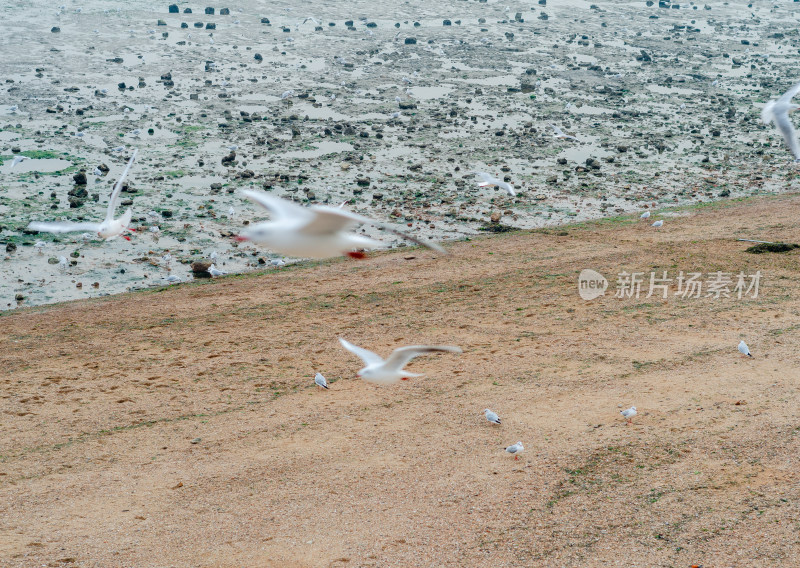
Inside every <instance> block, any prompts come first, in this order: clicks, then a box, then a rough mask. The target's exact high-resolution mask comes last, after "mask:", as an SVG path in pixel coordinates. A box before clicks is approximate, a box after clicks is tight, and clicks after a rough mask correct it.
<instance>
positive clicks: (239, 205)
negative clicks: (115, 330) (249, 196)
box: [0, 0, 800, 309]
mask: <svg viewBox="0 0 800 568" xmlns="http://www.w3.org/2000/svg"><path fill="white" fill-rule="evenodd" d="M65 6H66V8H65V10H64V11H63V12H61V11H60V10H58V8H57V7H56V6H53V5H51V4H48V3H45V2H42V1H40V0H37V1H34V2H29V3H27V4H26V5H25V6H23V7H20V6H12V5H8V6H3V7H2V8H0V15H2V16H3V18H4V20H5V22H6V23H5V26H4V29H3V34H2V37H0V48H2V51H3V53H5V54H9V55H7V56H6V57H4V58H2V61H0V73H2V76H3V77H5V78H6V82H5V83H4V84H3V89H1V90H0V158H2V159H3V161H4V164H3V165H1V166H0V227H2V230H1V231H0V241H2V242H3V244H5V245H6V246H8V250H7V251H3V250H1V249H0V254H4V256H3V257H2V260H0V265H1V266H2V277H0V306H2V307H3V309H9V308H15V307H17V306H18V305H22V306H25V305H36V304H43V303H50V302H55V301H61V300H67V299H74V298H85V297H92V296H98V295H105V294H113V293H119V292H122V291H126V290H131V289H138V288H146V287H151V286H156V285H162V284H164V283H165V282H166V280H165V278H166V276H168V275H177V276H178V277H180V278H181V279H182V280H187V279H190V278H191V275H190V272H189V270H188V264H189V263H190V262H191V261H193V260H199V259H202V258H207V257H208V256H209V255H210V254H211V253H212V252H216V253H217V254H218V258H219V262H218V264H220V265H222V267H223V268H224V269H225V270H229V271H234V272H247V271H252V270H255V269H258V268H259V267H263V264H261V263H265V262H268V261H269V260H270V259H271V258H273V257H274V256H275V255H274V254H272V253H271V252H270V251H268V250H262V249H258V248H257V247H253V246H236V245H235V243H233V242H232V240H231V235H233V234H236V233H237V232H238V231H239V230H240V229H241V227H242V226H243V224H244V223H245V222H249V221H251V220H260V219H263V218H264V217H263V215H262V212H261V211H258V210H256V209H255V208H254V207H253V206H252V205H250V204H249V203H248V202H246V201H245V200H244V199H243V198H242V197H241V196H240V195H239V194H238V193H237V191H236V190H237V189H239V188H256V189H264V190H266V191H270V192H271V193H273V194H275V195H279V196H284V197H289V198H292V199H295V200H297V201H300V202H303V203H312V204H313V203H334V204H338V203H340V202H341V201H344V200H349V202H350V205H349V206H350V207H351V208H353V209H354V210H355V211H357V212H359V213H363V214H366V215H369V216H372V217H373V218H375V219H378V220H381V221H391V222H395V223H396V224H397V225H399V226H402V227H404V228H405V229H407V230H411V231H413V232H414V233H415V234H418V235H422V236H423V237H425V238H431V239H436V240H442V239H443V240H458V239H463V238H465V237H470V236H474V235H475V234H477V233H479V232H480V228H481V227H482V226H484V225H485V224H486V223H487V222H488V221H489V219H490V217H491V216H492V214H495V215H502V219H501V223H502V224H504V225H508V226H512V227H518V228H534V227H543V226H554V225H558V224H562V223H564V222H567V221H580V220H585V219H593V218H599V217H603V216H608V215H615V214H619V213H623V212H631V211H641V210H643V209H645V208H647V209H650V210H655V211H659V210H661V209H662V208H665V207H670V206H675V205H682V204H692V203H702V202H707V201H711V200H717V199H722V200H726V199H731V198H736V197H740V196H751V195H755V194H764V193H782V192H785V191H792V190H793V189H794V188H795V187H796V183H795V181H794V180H795V175H796V172H795V170H794V169H791V168H789V167H787V165H788V158H789V154H788V152H787V151H786V149H785V147H784V146H783V144H782V141H781V140H780V138H779V137H778V136H777V135H776V134H775V132H774V131H773V128H772V127H771V126H770V127H767V126H765V125H763V124H761V123H760V121H759V119H758V113H759V109H760V106H761V105H762V104H763V103H764V102H765V101H767V100H768V99H770V98H774V97H775V96H777V95H779V94H780V93H782V92H783V91H784V90H785V89H786V88H788V86H790V85H791V84H792V83H793V82H794V81H795V79H796V77H797V76H800V69H798V64H797V57H796V52H797V49H798V40H797V37H796V36H795V35H793V34H791V33H787V31H786V30H787V25H788V26H789V28H791V25H790V24H791V23H792V22H794V23H797V22H798V18H799V17H800V16H798V11H797V10H795V9H794V7H793V5H792V3H781V4H778V5H776V6H774V7H773V6H772V5H769V6H766V5H764V4H756V5H753V6H752V7H748V6H747V3H746V2H726V3H723V2H709V3H707V4H694V5H691V4H680V5H678V4H675V5H674V6H673V7H672V8H660V7H659V4H658V2H656V3H655V4H654V5H652V6H647V5H646V3H645V2H613V3H603V4H598V5H593V4H591V3H590V2H575V1H569V2H567V1H566V0H561V1H553V0H549V1H548V2H546V4H545V5H541V4H538V3H535V4H525V5H520V6H518V7H515V6H513V5H508V6H509V8H508V9H506V4H505V3H497V2H490V3H480V2H472V1H470V2H454V3H445V2H418V1H414V2H408V3H403V4H399V5H398V4H395V3H392V2H378V3H377V4H376V3H375V2H348V3H347V6H346V8H345V7H343V6H342V7H331V6H330V5H329V4H328V3H319V2H312V3H310V4H306V5H304V6H303V7H302V8H301V7H298V6H297V5H296V4H294V3H284V4H270V5H265V4H262V3H257V2H242V3H239V4H238V5H236V6H231V7H230V8H231V11H230V14H229V15H220V11H221V8H224V7H225V6H222V5H219V6H215V13H214V14H213V15H206V14H204V13H203V12H204V10H203V9H204V8H205V6H203V5H192V4H180V5H179V8H180V11H181V12H183V10H184V9H185V8H187V7H189V8H191V9H192V11H193V13H191V14H185V13H179V14H169V13H167V3H165V2H137V3H136V6H135V7H130V6H126V7H125V8H123V9H121V10H119V11H117V10H116V7H114V8H113V9H110V6H107V5H106V4H104V3H100V2H85V3H78V2H70V3H68V4H66V5H65ZM674 7H678V9H674ZM78 8H80V12H78V11H77V10H78ZM706 8H708V9H706ZM308 16H313V17H314V18H315V19H316V21H312V20H307V21H305V22H304V20H306V17H308ZM159 20H162V21H163V23H164V25H157V24H158V23H159ZM265 20H267V21H268V22H269V23H266V22H265ZM445 20H446V21H447V22H449V24H450V25H444V24H445ZM348 22H350V23H351V25H349V26H348V25H347V23H348ZM182 23H185V24H186V25H187V26H188V27H187V28H185V29H182V28H181V24H182ZM197 24H200V27H196V25H197ZM208 24H212V25H214V26H215V29H208ZM56 27H57V28H58V30H59V31H57V32H52V31H51V29H53V28H56ZM795 27H796V26H795ZM212 40H213V43H212ZM256 56H258V59H256ZM123 83H124V89H122V88H120V86H121V84H123ZM288 91H292V94H291V95H288V96H286V97H285V98H281V97H282V95H283V94H284V93H287V92H288ZM397 98H399V99H400V102H399V103H398V102H397V100H396V99H397ZM13 105H17V107H18V108H17V109H16V110H15V111H12V110H11V108H12V106H13ZM395 113H399V114H398V115H397V116H396V117H395V116H393V115H395ZM549 124H555V125H558V126H559V128H562V129H563V130H564V131H565V132H567V133H568V134H571V135H575V136H576V137H577V138H578V139H579V142H573V141H569V140H562V139H555V138H554V137H553V136H552V131H551V129H550V128H549ZM137 131H138V133H137ZM234 146H235V147H236V150H235V156H233V157H232V158H231V159H230V161H225V163H224V164H223V158H225V157H226V156H228V155H230V152H231V151H230V148H231V147H234ZM118 147H123V150H121V151H119V152H115V151H114V150H113V149H114V148H118ZM134 147H137V148H139V156H140V158H139V160H138V163H137V164H136V166H135V167H134V168H133V170H132V172H131V175H130V188H131V190H132V191H130V192H125V193H123V200H124V202H125V204H124V205H123V206H122V207H128V206H130V207H132V208H133V210H134V228H136V230H137V232H136V234H135V236H134V237H133V239H132V241H131V242H130V243H129V242H126V241H123V240H121V239H118V240H116V241H111V242H105V243H101V242H98V241H91V240H89V241H86V240H84V239H83V238H82V237H81V235H79V234H73V235H61V236H53V235H44V234H39V235H30V234H25V232H24V231H23V229H24V227H25V226H26V225H27V223H28V222H29V221H30V220H54V219H60V218H64V219H71V220H80V219H95V218H98V217H102V215H103V212H104V210H105V205H106V202H107V199H108V195H109V193H110V190H111V184H112V183H113V181H114V180H115V179H116V176H117V175H118V174H119V172H120V171H121V169H122V168H123V167H124V164H125V161H126V158H127V155H128V154H129V152H130V151H131V149H132V148H134ZM15 153H19V154H22V155H27V156H29V157H31V158H33V159H32V160H30V161H27V162H23V163H22V164H20V165H18V166H17V167H16V168H14V169H13V170H10V169H9V164H10V159H11V157H12V156H13V155H15ZM101 164H105V165H107V166H108V167H109V173H108V174H106V175H102V176H95V175H93V172H94V171H95V168H96V167H97V166H99V165H101ZM81 169H83V170H85V173H86V176H87V182H88V183H87V185H86V188H85V189H86V193H87V197H86V198H85V199H83V200H79V202H80V205H79V206H78V207H76V208H71V207H70V201H69V197H70V196H69V195H68V192H69V191H71V190H73V189H74V187H75V185H74V181H73V176H74V175H75V174H77V173H79V171H80V170H81ZM474 170H483V171H488V172H490V173H492V174H493V175H497V176H502V177H505V178H506V179H507V180H508V181H510V182H512V183H513V184H514V186H515V187H516V190H517V196H516V197H515V198H510V197H508V196H506V195H505V194H503V193H502V192H498V191H496V190H494V189H491V188H489V189H484V188H478V187H477V184H476V183H475V180H474V177H473V176H472V175H471V174H470V173H469V172H471V171H474ZM359 180H361V185H359V183H358V182H359ZM73 201H74V200H73ZM231 208H232V209H233V212H232V213H231ZM156 228H157V229H158V232H152V231H155V230H156ZM364 230H365V231H366V232H367V233H368V234H370V235H371V236H373V237H375V238H379V239H382V240H384V241H385V242H386V245H387V246H399V245H400V244H401V243H400V241H398V240H397V239H395V238H394V237H391V236H389V235H387V234H386V233H382V232H380V231H378V230H377V229H376V228H375V227H365V228H364ZM37 241H42V242H43V244H44V246H43V248H42V249H41V251H39V250H37V249H35V248H34V247H33V245H34V244H35V243H36V242H37ZM14 247H16V248H14ZM167 251H168V252H169V254H170V255H171V256H172V258H173V259H174V260H173V262H172V263H170V264H167V263H165V262H164V261H163V260H162V257H163V256H164V255H165V254H166V252H167ZM40 252H41V254H40ZM60 256H64V257H67V258H68V259H69V261H70V264H71V266H70V267H69V269H68V270H66V271H61V270H60V269H59V268H58V266H57V265H55V264H49V263H48V261H50V262H55V261H57V259H58V257H60ZM78 284H80V287H78ZM93 285H96V286H93Z"/></svg>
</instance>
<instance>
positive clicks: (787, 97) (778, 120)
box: [761, 83, 800, 162]
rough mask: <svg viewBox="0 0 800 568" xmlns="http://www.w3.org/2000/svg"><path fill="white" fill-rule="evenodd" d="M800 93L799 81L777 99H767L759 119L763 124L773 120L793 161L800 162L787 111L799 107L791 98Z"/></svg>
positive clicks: (799, 152) (799, 154)
mask: <svg viewBox="0 0 800 568" xmlns="http://www.w3.org/2000/svg"><path fill="white" fill-rule="evenodd" d="M797 93H800V83H797V84H796V85H795V86H793V87H792V88H791V89H789V90H788V91H786V92H785V93H784V94H783V96H781V98H779V99H778V100H776V101H775V100H773V101H769V102H768V103H767V104H765V105H764V108H763V109H762V110H761V120H762V121H763V122H764V124H769V123H770V122H774V123H775V126H776V127H777V128H778V131H779V132H780V133H781V136H783V139H784V141H785V142H786V145H787V146H788V147H789V150H791V152H792V154H793V155H794V161H795V162H800V145H798V143H797V133H796V132H795V131H794V126H792V121H791V120H790V119H789V113H790V112H792V111H795V110H797V109H799V108H800V105H796V104H793V103H792V99H793V98H794V97H795V96H796V95H797Z"/></svg>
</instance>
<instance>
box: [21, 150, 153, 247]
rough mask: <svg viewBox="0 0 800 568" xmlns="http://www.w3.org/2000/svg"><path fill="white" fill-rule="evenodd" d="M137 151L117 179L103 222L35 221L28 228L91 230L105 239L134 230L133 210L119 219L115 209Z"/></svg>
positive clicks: (127, 238)
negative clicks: (115, 214)
mask: <svg viewBox="0 0 800 568" xmlns="http://www.w3.org/2000/svg"><path fill="white" fill-rule="evenodd" d="M136 152H137V151H136V150H134V151H133V154H131V159H130V160H129V161H128V165H127V166H125V169H124V170H122V175H121V176H120V178H119V181H117V183H116V184H115V185H114V189H113V191H112V192H111V199H109V200H108V209H107V210H106V218H105V219H103V222H102V223H74V222H71V221H63V222H53V223H41V222H38V221H34V222H32V223H30V224H29V225H28V228H29V229H31V230H32V231H42V232H45V233H71V232H74V231H91V232H93V233H97V236H98V237H100V238H101V239H105V240H110V239H113V238H115V237H117V236H119V235H122V232H123V231H132V230H133V229H131V228H130V227H128V225H129V224H130V222H131V215H132V212H131V210H130V209H128V210H127V211H125V213H123V214H122V216H121V217H120V218H119V219H114V210H115V209H116V208H117V201H118V200H119V193H120V191H122V182H123V181H124V180H125V176H126V175H128V170H130V169H131V166H132V165H133V161H134V160H135V159H136ZM122 238H123V239H126V240H128V241H129V240H131V239H130V237H128V236H125V235H122Z"/></svg>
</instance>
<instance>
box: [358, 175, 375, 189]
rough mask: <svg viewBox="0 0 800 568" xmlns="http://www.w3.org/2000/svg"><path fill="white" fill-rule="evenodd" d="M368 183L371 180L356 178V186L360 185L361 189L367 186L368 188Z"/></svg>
mask: <svg viewBox="0 0 800 568" xmlns="http://www.w3.org/2000/svg"><path fill="white" fill-rule="evenodd" d="M370 183H371V180H370V179H369V178H368V177H363V178H357V179H356V184H358V185H360V186H362V187H367V186H369V184H370Z"/></svg>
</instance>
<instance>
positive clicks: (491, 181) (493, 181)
mask: <svg viewBox="0 0 800 568" xmlns="http://www.w3.org/2000/svg"><path fill="white" fill-rule="evenodd" d="M473 173H474V174H475V175H476V176H478V177H479V178H481V180H483V181H481V182H480V183H479V184H478V187H486V186H492V185H496V186H497V187H499V188H500V189H504V190H505V191H506V192H508V194H509V195H510V196H511V197H514V196H515V195H516V193H514V188H513V187H511V184H509V183H506V182H504V181H503V180H501V179H497V178H496V177H492V176H491V175H489V174H487V173H486V172H473Z"/></svg>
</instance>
